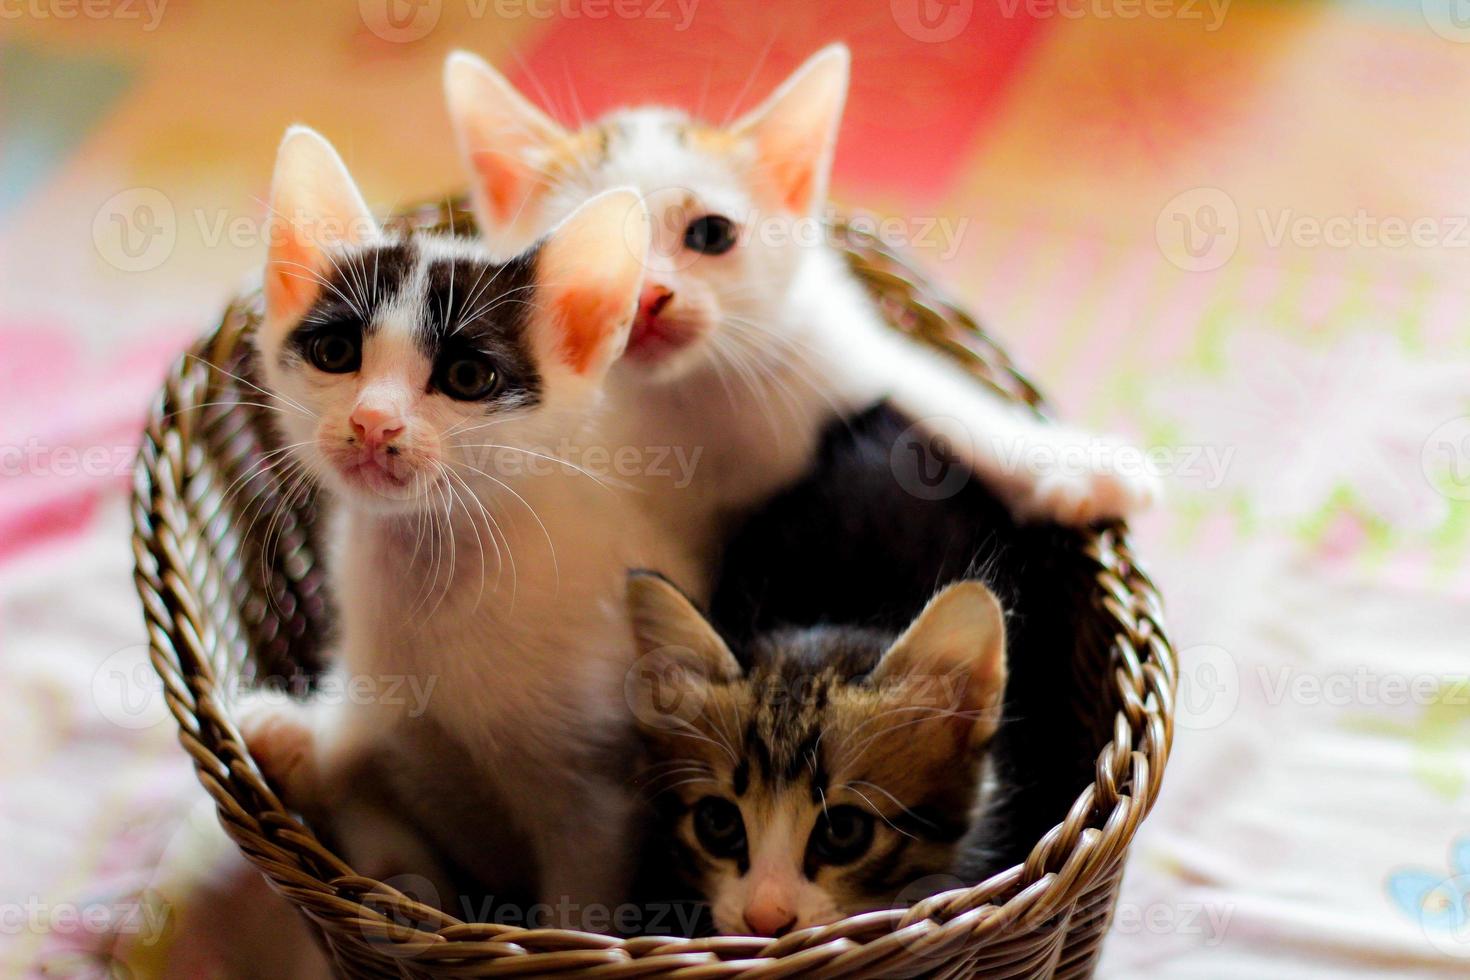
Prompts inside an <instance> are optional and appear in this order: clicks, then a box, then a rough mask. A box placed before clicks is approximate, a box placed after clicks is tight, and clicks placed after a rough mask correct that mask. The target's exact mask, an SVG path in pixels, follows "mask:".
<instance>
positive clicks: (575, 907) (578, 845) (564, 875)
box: [535, 786, 632, 932]
mask: <svg viewBox="0 0 1470 980" xmlns="http://www.w3.org/2000/svg"><path fill="white" fill-rule="evenodd" d="M559 809H560V810H561V813H560V814H559V816H560V817H562V819H552V820H550V821H547V822H544V823H542V825H541V826H540V827H539V828H538V829H537V831H536V833H535V841H536V851H537V855H536V856H537V861H538V863H539V865H540V869H541V871H540V879H541V883H540V900H541V901H542V902H543V903H545V904H546V905H548V906H550V908H551V914H552V916H553V919H554V923H553V924H554V925H556V926H559V927H560V928H563V929H586V930H590V931H593V932H608V931H611V930H612V929H614V928H615V924H616V923H615V917H616V913H617V908H618V906H619V905H620V904H621V903H622V902H625V901H627V899H628V892H629V889H630V877H631V869H632V855H631V853H630V852H631V849H632V843H631V840H630V837H631V834H630V829H631V827H630V821H631V813H632V807H631V805H630V803H629V802H628V800H627V798H626V795H625V793H624V792H623V790H622V789H621V788H619V787H617V786H598V787H592V788H588V787H584V788H583V791H582V792H581V793H579V794H576V795H575V796H574V797H573V798H570V799H568V800H565V801H564V805H563V806H562V807H560V808H559Z"/></svg>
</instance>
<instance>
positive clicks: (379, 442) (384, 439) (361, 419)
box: [351, 405, 403, 449]
mask: <svg viewBox="0 0 1470 980" xmlns="http://www.w3.org/2000/svg"><path fill="white" fill-rule="evenodd" d="M351 422H352V433H353V435H355V436H357V439H358V441H359V442H361V443H362V444H363V445H364V446H366V447H367V448H368V449H376V448H377V447H379V446H386V445H390V444H391V443H392V442H393V440H394V439H397V438H398V437H399V436H401V435H402V434H403V420H402V419H400V418H399V417H398V416H397V415H395V414H393V413H392V412H387V411H384V410H383V409H380V408H371V407H369V406H366V405H359V406H358V407H357V408H355V409H353V412H352V419H351Z"/></svg>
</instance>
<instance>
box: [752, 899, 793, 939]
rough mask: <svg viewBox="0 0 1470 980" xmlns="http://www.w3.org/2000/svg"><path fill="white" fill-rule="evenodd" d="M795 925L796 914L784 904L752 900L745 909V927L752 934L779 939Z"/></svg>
mask: <svg viewBox="0 0 1470 980" xmlns="http://www.w3.org/2000/svg"><path fill="white" fill-rule="evenodd" d="M795 925H796V916H795V915H794V914H793V913H792V911H791V910H790V909H788V908H786V907H785V906H784V905H779V904H777V903H775V902H760V901H757V902H753V903H751V905H750V907H749V908H747V909H746V910H745V927H746V928H747V929H749V930H750V934H751V935H752V936H770V937H771V938H772V939H780V938H781V937H782V936H784V935H786V934H787V933H788V932H790V931H791V930H792V928H793V927H795Z"/></svg>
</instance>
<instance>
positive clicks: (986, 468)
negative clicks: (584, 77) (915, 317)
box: [445, 44, 1157, 543]
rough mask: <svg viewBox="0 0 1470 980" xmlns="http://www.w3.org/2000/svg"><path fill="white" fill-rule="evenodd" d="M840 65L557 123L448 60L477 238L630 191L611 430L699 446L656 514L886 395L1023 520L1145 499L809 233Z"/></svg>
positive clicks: (784, 477) (826, 161) (701, 507)
mask: <svg viewBox="0 0 1470 980" xmlns="http://www.w3.org/2000/svg"><path fill="white" fill-rule="evenodd" d="M848 71H849V56H848V52H847V49H846V48H845V47H844V46H842V45H840V44H839V45H833V46H831V47H828V48H826V49H824V50H822V51H820V52H819V53H817V54H816V55H815V56H813V57H812V58H811V59H810V60H808V61H807V63H806V64H805V65H803V66H802V67H801V68H800V69H799V70H798V71H797V72H796V73H795V74H794V75H792V76H791V77H790V78H789V79H788V80H787V81H786V82H785V83H784V84H783V85H782V86H781V87H780V88H779V89H777V90H776V92H775V93H774V94H773V95H772V96H771V97H770V98H769V99H768V100H767V101H766V102H765V103H764V104H763V105H761V106H759V107H758V108H756V109H755V110H754V111H753V112H751V113H749V114H748V115H746V116H745V117H744V118H742V119H740V120H738V121H736V122H735V123H733V124H732V125H730V126H728V127H714V126H709V125H705V124H703V123H699V122H696V121H693V120H691V119H690V118H689V117H687V116H685V115H684V114H682V113H679V112H675V111H672V110H667V109H655V108H649V109H635V110H623V111H619V112H614V113H612V114H610V115H608V116H606V117H605V118H603V119H601V120H599V121H597V122H595V123H593V124H591V125H589V126H588V127H587V128H585V129H583V130H581V131H579V132H568V131H566V130H564V129H563V128H562V127H560V126H558V125H557V124H556V123H555V122H553V121H552V120H550V119H548V118H547V117H546V116H545V115H544V114H543V113H541V112H540V111H539V110H537V109H536V108H535V107H533V106H532V105H531V104H530V103H528V102H527V101H526V100H525V99H524V98H523V97H522V96H521V95H520V94H519V93H517V92H516V91H515V90H514V89H513V88H512V87H511V86H510V84H509V83H508V82H507V81H506V80H505V79H504V78H502V77H501V76H500V75H499V74H497V73H496V72H495V71H494V70H493V69H492V68H490V66H489V65H487V64H486V63H485V62H484V61H482V60H480V59H479V58H477V57H475V56H473V55H470V54H467V53H464V52H458V53H455V54H453V55H451V56H450V58H449V60H448V62H447V63H446V66H445V89H446V95H447V98H448V103H449V111H450V116H451V118H452V120H453V121H454V124H455V129H456V131H457V134H458V137H459V141H460V147H461V151H462V153H463V155H464V156H465V159H466V160H467V162H468V164H469V167H470V169H471V171H472V174H473V196H474V202H475V208H476V213H477V217H478V219H479V221H480V224H481V227H482V229H483V231H484V234H485V237H486V240H487V241H488V242H489V243H490V244H491V246H492V248H493V249H495V250H497V251H501V252H504V251H507V250H513V249H516V248H519V247H521V246H522V245H523V244H524V243H525V242H527V241H529V240H530V239H531V238H532V237H534V235H536V234H537V233H538V232H539V231H540V230H542V229H544V228H546V227H549V226H550V225H551V224H552V223H554V222H555V221H556V220H558V219H559V218H560V217H562V216H563V215H565V214H567V213H568V212H569V211H570V210H571V209H572V208H574V207H575V206H576V205H577V204H578V203H579V202H581V201H583V200H585V199H586V198H587V197H588V196H590V195H592V194H596V193H598V192H600V191H602V190H605V189H606V188H609V187H614V186H632V187H635V188H637V189H638V190H639V191H641V192H642V193H643V195H644V201H645V203H646V204H647V205H648V207H649V210H650V213H651V214H652V216H653V225H654V238H653V247H652V251H651V253H650V256H649V272H648V277H647V279H646V281H645V284H644V290H643V295H642V297H641V299H640V303H639V316H638V319H637V321H636V322H635V325H634V328H633V334H632V338H631V340H630V343H629V347H628V352H627V354H626V355H625V356H624V357H623V359H622V360H621V361H620V362H619V363H618V364H617V365H616V366H615V367H614V368H613V371H612V375H611V377H610V380H609V388H610V401H611V402H612V403H613V404H614V405H615V406H616V411H615V412H614V413H613V414H614V415H615V417H616V418H617V419H619V420H620V422H621V425H620V426H619V427H618V431H617V433H615V434H614V435H615V436H618V437H621V438H623V439H626V440H629V441H631V442H632V443H633V444H635V445H647V444H663V445H673V446H684V447H703V449H704V450H705V451H704V453H703V456H702V457H701V464H702V468H701V471H700V472H699V474H698V475H697V477H696V480H695V483H694V485H693V488H692V489H693V491H694V492H683V493H678V494H670V493H663V494H662V500H661V505H662V507H663V510H662V513H663V514H664V516H665V518H666V519H668V520H671V521H674V522H675V523H676V524H677V525H679V526H681V527H683V528H685V529H686V530H687V531H688V532H689V533H691V534H693V535H697V536H698V537H700V538H701V539H702V540H704V541H706V542H707V543H708V542H713V541H714V540H717V539H718V536H719V533H720V527H721V523H720V521H721V517H722V515H723V513H724V512H726V511H728V510H730V509H738V508H743V507H747V506H749V505H751V504H754V503H756V502H758V501H760V500H761V499H764V498H765V497H767V496H769V495H770V494H771V493H772V492H773V491H775V490H776V489H779V488H780V487H781V486H782V485H783V484H785V483H788V482H790V481H791V480H792V479H794V478H795V477H796V476H797V475H799V474H800V473H801V472H802V470H803V469H804V467H805V465H806V463H807V462H808V460H809V459H810V457H811V453H812V451H813V448H814V446H815V440H816V437H817V435H818V434H819V433H820V431H821V430H822V429H823V428H824V427H825V426H826V425H827V424H828V423H829V422H831V421H832V419H833V418H834V417H838V416H842V415H846V414H848V413H851V412H853V411H856V410H860V409H862V408H866V407H867V406H868V405H870V404H872V403H873V402H875V401H878V400H880V399H882V398H885V397H886V398H889V399H891V400H892V401H893V402H894V403H895V405H896V406H897V407H898V408H900V409H901V410H902V411H904V412H905V413H906V414H908V415H910V416H911V417H914V418H917V419H921V420H923V425H924V426H925V427H926V428H927V429H928V430H929V431H930V433H931V434H943V435H944V436H946V437H948V439H949V441H950V443H951V444H952V446H953V447H954V450H955V452H956V453H957V454H958V455H959V456H960V457H961V458H962V459H963V460H964V462H966V463H968V464H969V465H970V466H971V467H972V468H973V469H974V470H975V471H976V472H977V473H978V474H979V475H980V476H981V477H982V478H983V479H985V480H986V482H987V483H988V484H989V485H990V486H991V487H992V488H993V489H994V490H996V491H997V492H998V493H999V494H1001V495H1002V496H1003V498H1004V499H1006V500H1007V501H1008V502H1009V503H1010V505H1011V506H1012V509H1013V510H1014V511H1015V512H1016V513H1017V514H1018V515H1019V516H1021V517H1023V518H1035V519H1053V520H1058V521H1061V522H1064V523H1070V524H1086V523H1090V522H1092V521H1094V520H1098V519H1106V518H1112V517H1124V516H1127V515H1129V514H1130V513H1133V512H1135V511H1137V510H1139V509H1141V508H1143V507H1144V506H1146V505H1147V504H1148V503H1150V502H1151V500H1152V499H1153V498H1154V496H1155V494H1156V492H1157V487H1156V481H1155V480H1154V479H1153V478H1152V477H1151V476H1150V475H1149V474H1147V473H1142V472H1141V473H1136V474H1122V473H1118V472H1115V471H1114V470H1113V469H1112V468H1111V467H1110V466H1109V465H1108V464H1107V460H1106V457H1107V456H1108V455H1109V453H1108V450H1109V449H1110V448H1111V447H1112V446H1113V444H1112V443H1110V442H1108V441H1106V440H1100V439H1098V438H1097V437H1094V436H1091V435H1088V434H1086V433H1083V432H1079V431H1076V430H1073V429H1069V428H1065V427H1062V426H1058V425H1052V424H1047V423H1044V422H1042V421H1039V420H1037V419H1036V418H1034V417H1032V416H1030V415H1028V414H1027V413H1025V412H1023V411H1021V410H1018V409H1016V408H1014V407H1012V406H1009V405H1006V404H1003V403H1002V402H1001V401H1000V400H999V399H997V398H995V397H994V396H992V395H991V394H990V393H988V392H986V391H984V390H982V389H981V387H980V386H979V385H977V384H976V383H975V382H974V381H973V379H971V378H970V377H968V376H967V375H966V374H965V373H964V372H963V371H962V370H960V369H959V368H958V367H957V366H956V365H954V364H953V363H952V362H950V361H949V360H948V359H946V358H945V357H943V356H942V355H940V354H938V353H936V352H934V351H932V350H930V349H928V348H925V347H923V346H921V345H919V344H916V343H914V342H912V341H909V340H907V339H906V338H903V337H901V336H899V335H897V334H896V333H894V332H893V331H892V330H890V329H888V328H887V327H886V326H885V325H884V324H883V323H882V322H881V319H880V317H879V314H878V312H877V310H876V309H875V308H874V306H873V304H872V303H871V301H870V300H869V298H868V296H867V294H866V293H865V292H864V290H863V289H862V287H861V286H860V285H859V284H858V283H857V281H856V280H855V279H854V278H853V276H852V275H851V274H850V273H849V272H848V270H847V268H846V266H845V265H844V264H843V262H842V260H841V259H840V258H839V257H838V255H837V254H836V253H835V252H834V251H833V250H832V249H830V248H828V247H827V246H826V243H825V241H824V238H825V236H824V235H823V233H822V231H821V224H820V220H819V215H820V213H821V211H822V210H823V208H824V207H825V203H826V186H827V179H828V173H829V170H830V168H831V163H832V156H833V150H834V147H835V143H836V136H837V128H838V122H839V119H840V117H841V114H842V108H843V103H844V101H845V99H846V94H847V84H848ZM1093 449H1100V450H1101V451H1100V452H1094V451H1091V450H1093ZM1099 456H1102V457H1103V462H1102V465H1100V466H1099V465H1097V464H1092V463H1089V464H1088V468H1082V467H1074V468H1072V469H1070V470H1062V469H1060V468H1054V469H1053V470H1052V471H1050V472H1032V471H1028V470H1027V469H1026V468H1025V466H1024V465H1021V463H1020V462H1019V461H1025V460H1035V459H1046V458H1056V459H1062V460H1067V459H1071V460H1074V461H1075V460H1082V461H1091V460H1095V459H1097V458H1098V457H1099ZM650 483H653V481H650ZM663 486H664V487H666V486H667V484H666V483H665V484H663ZM645 488H646V489H651V490H654V491H656V492H657V491H659V490H660V489H661V487H660V486H659V485H657V484H656V483H653V485H649V486H646V487H645Z"/></svg>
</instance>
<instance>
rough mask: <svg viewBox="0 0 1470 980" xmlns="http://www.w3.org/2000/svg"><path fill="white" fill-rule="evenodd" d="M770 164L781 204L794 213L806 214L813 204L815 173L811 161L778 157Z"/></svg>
mask: <svg viewBox="0 0 1470 980" xmlns="http://www.w3.org/2000/svg"><path fill="white" fill-rule="evenodd" d="M769 166H770V174H771V179H772V180H773V181H774V182H775V185H776V192H777V195H778V197H779V200H780V202H781V205H782V206H783V207H785V208H786V209H787V210H789V211H792V212H793V213H796V214H805V213H806V212H807V211H808V210H809V209H810V208H811V206H812V187H813V177H814V175H813V171H812V166H811V161H810V160H809V159H792V158H790V157H786V158H777V159H776V160H773V161H772V162H771V163H770V165H769Z"/></svg>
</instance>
